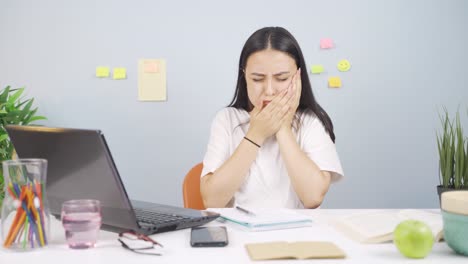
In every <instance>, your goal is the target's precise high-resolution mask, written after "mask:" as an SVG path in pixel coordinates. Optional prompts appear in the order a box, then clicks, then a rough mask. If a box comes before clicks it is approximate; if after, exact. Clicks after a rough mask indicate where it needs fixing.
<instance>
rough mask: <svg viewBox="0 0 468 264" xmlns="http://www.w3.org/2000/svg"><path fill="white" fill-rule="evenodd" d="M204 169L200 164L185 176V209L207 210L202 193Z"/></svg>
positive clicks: (183, 190) (183, 189) (183, 187)
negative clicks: (201, 177) (201, 180)
mask: <svg viewBox="0 0 468 264" xmlns="http://www.w3.org/2000/svg"><path fill="white" fill-rule="evenodd" d="M202 169H203V163H198V164H197V165H195V166H194V167H193V168H192V169H190V171H189V172H188V173H187V175H185V179H184V183H183V186H182V193H183V195H184V207H185V208H191V209H197V210H203V209H206V208H205V205H204V204H203V199H202V196H201V193H200V176H201V172H202Z"/></svg>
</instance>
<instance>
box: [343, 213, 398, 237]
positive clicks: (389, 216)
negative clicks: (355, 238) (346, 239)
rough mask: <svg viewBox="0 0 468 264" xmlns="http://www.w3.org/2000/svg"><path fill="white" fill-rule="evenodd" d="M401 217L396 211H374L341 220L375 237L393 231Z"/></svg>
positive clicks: (355, 230)
mask: <svg viewBox="0 0 468 264" xmlns="http://www.w3.org/2000/svg"><path fill="white" fill-rule="evenodd" d="M400 221H401V219H400V218H399V217H398V215H397V213H395V212H372V213H364V214H354V215H350V216H346V217H343V218H341V219H340V220H339V222H340V223H341V224H344V225H346V226H348V227H349V228H351V229H352V230H353V231H354V232H357V233H359V234H360V235H361V236H363V237H365V238H373V237H378V236H382V235H387V234H391V233H393V230H394V229H395V227H396V226H397V225H398V224H399V223H400Z"/></svg>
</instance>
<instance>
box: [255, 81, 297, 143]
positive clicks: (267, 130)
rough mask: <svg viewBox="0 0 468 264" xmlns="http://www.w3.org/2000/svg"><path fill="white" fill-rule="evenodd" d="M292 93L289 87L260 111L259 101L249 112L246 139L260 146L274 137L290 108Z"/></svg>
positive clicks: (260, 103)
mask: <svg viewBox="0 0 468 264" xmlns="http://www.w3.org/2000/svg"><path fill="white" fill-rule="evenodd" d="M291 98H293V92H292V87H291V85H290V86H288V88H287V89H284V90H283V91H281V92H280V93H279V94H277V95H276V96H275V97H274V98H273V100H272V101H271V102H270V103H269V104H268V105H267V106H265V107H263V109H262V104H263V102H262V101H261V100H260V101H259V102H257V103H256V104H255V107H254V109H253V110H252V111H251V112H250V127H249V130H248V131H247V135H246V137H247V138H249V139H250V140H252V141H254V142H255V143H257V144H259V145H262V144H263V142H264V141H265V140H266V139H267V138H269V137H270V136H272V135H274V134H275V133H276V132H278V130H279V129H280V127H281V125H282V124H283V121H284V120H285V119H286V118H287V116H288V115H287V113H288V111H289V108H290V107H291V101H292V99H291Z"/></svg>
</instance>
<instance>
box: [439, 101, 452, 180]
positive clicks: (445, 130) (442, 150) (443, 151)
mask: <svg viewBox="0 0 468 264" xmlns="http://www.w3.org/2000/svg"><path fill="white" fill-rule="evenodd" d="M444 113H445V114H444V115H443V116H442V115H440V113H439V118H440V121H441V123H442V134H439V133H437V147H438V150H439V168H440V176H441V179H440V180H441V183H442V185H443V186H444V187H445V188H447V187H448V186H450V185H452V181H453V180H452V178H453V171H454V165H455V160H454V155H455V134H454V132H453V126H452V123H451V122H450V117H449V114H448V111H447V109H446V108H444Z"/></svg>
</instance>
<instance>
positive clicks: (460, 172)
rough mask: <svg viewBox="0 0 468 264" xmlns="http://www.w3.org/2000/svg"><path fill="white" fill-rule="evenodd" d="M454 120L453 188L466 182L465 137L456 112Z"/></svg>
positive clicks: (458, 187)
mask: <svg viewBox="0 0 468 264" xmlns="http://www.w3.org/2000/svg"><path fill="white" fill-rule="evenodd" d="M455 120H456V122H455V134H456V142H455V172H454V181H453V185H454V187H455V189H460V188H461V187H462V186H463V185H466V184H467V183H466V182H463V180H464V178H465V169H466V153H465V142H466V140H465V138H464V137H463V129H462V127H461V124H460V114H459V112H457V117H456V119H455Z"/></svg>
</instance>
